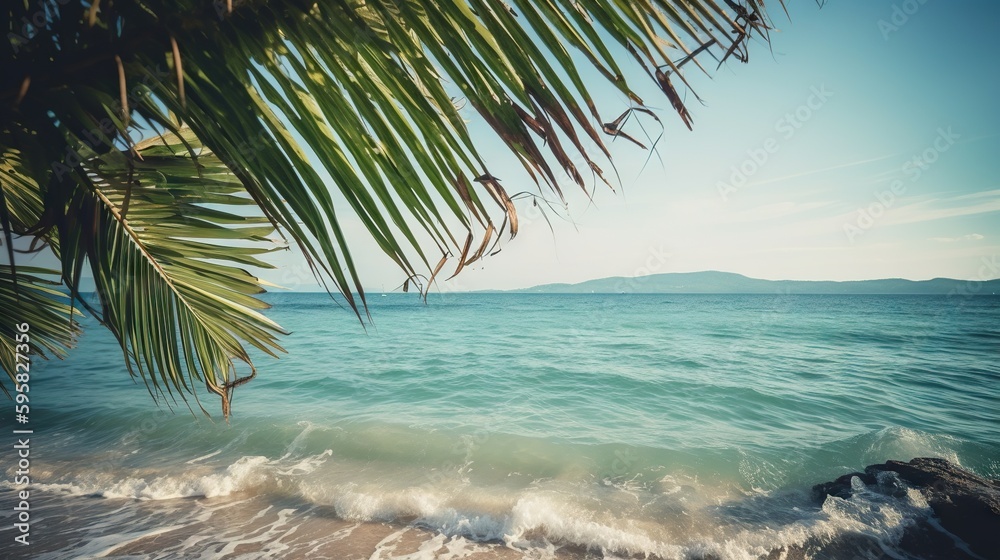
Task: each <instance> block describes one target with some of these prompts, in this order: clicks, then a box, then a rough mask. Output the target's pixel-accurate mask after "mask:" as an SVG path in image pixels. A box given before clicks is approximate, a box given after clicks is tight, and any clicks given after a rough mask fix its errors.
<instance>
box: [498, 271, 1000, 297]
mask: <svg viewBox="0 0 1000 560" xmlns="http://www.w3.org/2000/svg"><path fill="white" fill-rule="evenodd" d="M510 291H511V292H515V293H546V294H557V293H558V294H584V293H586V294H589V293H605V294H617V293H630V294H638V293H649V294H775V293H790V294H844V295H849V294H858V295H861V294H873V295H877V294H925V295H933V294H941V295H947V294H960V295H966V294H1000V279H997V280H988V281H984V282H974V281H969V280H955V279H951V278H935V279H933V280H919V281H915V280H904V279H902V278H887V279H884V280H859V281H849V282H833V281H802V280H760V279H758V278H749V277H747V276H743V275H742V274H733V273H731V272H671V273H667V274H651V275H649V276H640V277H635V278H624V277H614V278H601V279H599V280H588V281H586V282H580V283H579V284H544V285H541V286H535V287H533V288H525V289H522V290H510Z"/></svg>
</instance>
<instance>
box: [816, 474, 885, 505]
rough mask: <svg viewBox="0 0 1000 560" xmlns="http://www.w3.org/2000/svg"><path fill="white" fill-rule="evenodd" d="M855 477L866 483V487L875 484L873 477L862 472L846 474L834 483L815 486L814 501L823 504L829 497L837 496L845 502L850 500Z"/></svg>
mask: <svg viewBox="0 0 1000 560" xmlns="http://www.w3.org/2000/svg"><path fill="white" fill-rule="evenodd" d="M854 477H858V478H859V479H861V482H864V483H865V485H866V486H871V485H872V484H875V477H874V476H873V475H869V474H866V473H860V472H854V473H851V474H845V475H844V476H842V477H840V478H838V479H837V480H834V481H833V482H824V483H822V484H817V485H816V486H813V488H812V493H813V499H815V500H816V501H817V502H821V503H822V502H823V500H825V499H826V497H827V496H836V497H838V498H843V499H845V500H846V499H848V498H850V497H851V493H852V488H851V479H853V478H854Z"/></svg>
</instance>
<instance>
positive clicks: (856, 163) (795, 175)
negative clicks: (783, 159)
mask: <svg viewBox="0 0 1000 560" xmlns="http://www.w3.org/2000/svg"><path fill="white" fill-rule="evenodd" d="M899 155H901V154H898V153H897V154H888V155H884V156H879V157H875V158H869V159H863V160H860V161H852V162H849V163H841V164H839V165H834V166H831V167H824V168H822V169H813V170H811V171H803V172H801V173H793V174H792V175H785V176H784V177H775V178H774V179H768V180H766V181H757V182H755V183H750V184H748V185H747V188H750V187H759V186H761V185H770V184H771V183H780V182H782V181H788V180H791V179H798V178H799V177H808V176H809V175H816V174H817V173H825V172H827V171H833V170H836V169H845V168H848V167H857V166H859V165H864V164H866V163H873V162H876V161H882V160H886V159H889V158H893V157H897V156H899Z"/></svg>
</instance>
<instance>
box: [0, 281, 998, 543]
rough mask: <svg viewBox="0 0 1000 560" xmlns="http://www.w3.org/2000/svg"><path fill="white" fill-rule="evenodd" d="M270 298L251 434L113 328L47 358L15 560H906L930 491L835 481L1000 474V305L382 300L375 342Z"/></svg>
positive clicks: (293, 297)
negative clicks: (278, 352)
mask: <svg viewBox="0 0 1000 560" xmlns="http://www.w3.org/2000/svg"><path fill="white" fill-rule="evenodd" d="M265 299H266V300H267V301H268V302H270V303H271V304H272V305H273V308H272V309H271V310H269V311H268V315H269V316H270V317H272V318H273V319H275V320H276V321H277V322H278V323H279V324H281V325H282V326H284V327H285V328H286V329H288V330H289V331H291V333H292V334H291V335H290V336H287V337H285V338H284V339H283V343H284V345H285V347H286V348H287V350H288V354H287V355H285V356H283V357H282V358H281V359H280V360H275V359H273V358H269V357H265V356H258V357H257V358H256V363H257V365H258V369H259V373H258V376H257V378H256V379H255V380H254V381H252V382H251V383H249V384H248V385H245V386H243V387H241V388H239V389H237V392H236V396H235V399H234V401H233V417H232V419H231V422H230V423H229V424H227V423H226V422H225V421H224V420H223V419H222V418H221V414H220V407H219V403H218V399H216V398H215V397H214V396H203V397H202V404H203V405H204V406H205V408H206V409H207V410H209V411H210V412H211V413H212V415H213V418H212V419H207V418H205V416H204V415H203V414H201V413H200V412H197V413H196V414H192V413H191V412H190V411H189V409H188V407H187V406H186V405H185V404H184V402H183V401H182V400H180V399H179V398H178V399H177V400H176V401H174V400H171V399H169V398H168V399H160V401H159V403H158V405H157V404H154V402H153V401H152V399H151V398H150V395H149V394H148V392H147V390H146V388H145V387H144V385H143V384H142V382H141V381H140V382H138V383H136V382H133V381H132V380H130V378H129V376H128V373H127V371H126V369H125V367H124V365H123V364H122V354H121V350H120V349H119V348H118V347H117V345H116V343H115V341H114V339H113V338H112V337H111V336H110V334H109V333H107V332H105V331H103V330H102V329H100V328H99V327H98V325H96V323H95V322H94V321H92V320H87V321H85V326H86V327H87V329H86V332H85V334H84V335H83V337H82V338H81V340H80V344H79V347H78V348H76V349H75V350H73V351H72V353H71V355H70V358H69V359H68V360H66V361H49V362H42V361H41V360H40V359H35V362H34V364H33V367H32V378H31V379H32V384H31V393H30V395H31V421H30V423H31V425H30V428H31V429H33V431H34V433H33V434H32V435H31V474H30V477H31V485H30V496H31V500H30V507H31V509H30V518H31V526H30V542H31V544H30V545H29V546H24V545H21V544H19V543H16V542H14V537H15V536H16V535H17V534H18V533H17V531H16V529H15V528H14V527H13V524H14V523H15V522H16V515H17V512H15V511H14V510H13V507H14V505H16V503H17V496H16V495H15V488H18V489H20V487H15V486H14V484H13V481H14V476H15V470H16V461H15V460H14V455H13V451H12V445H13V443H15V442H14V436H13V435H11V433H12V432H11V430H12V429H17V428H18V427H19V426H15V425H13V421H12V416H13V409H14V403H13V402H10V401H6V400H4V401H0V406H2V407H6V408H7V409H8V411H9V413H8V412H4V413H3V414H2V415H0V418H2V422H3V430H2V431H0V439H6V440H7V441H6V442H4V443H3V449H5V450H6V451H3V452H2V454H0V458H2V461H0V469H6V473H5V476H4V477H3V479H4V481H3V482H0V505H2V507H0V556H2V557H4V558H38V559H57V558H58V559H62V558H147V559H154V558H155V559H159V558H163V559H168V558H170V559H172V558H240V559H250V558H302V559H306V558H309V559H312V558H334V559H353V558H358V559H372V560H376V559H381V560H389V559H396V560H424V559H428V560H429V559H432V558H440V559H459V558H472V559H483V560H486V559H494V558H495V559H515V558H517V559H519V558H531V559H543V558H553V559H584V558H588V559H591V558H592V559H597V558H662V559H674V558H677V559H681V558H702V557H710V558H719V559H726V560H728V559H756V558H761V557H767V555H768V554H772V553H773V552H774V551H781V550H788V549H792V548H794V549H797V550H799V551H800V553H801V554H804V557H806V558H830V557H838V558H851V557H852V555H853V557H856V558H865V557H867V556H865V554H866V552H865V549H864V547H868V549H869V550H878V551H882V552H883V553H885V554H888V555H889V556H892V554H893V551H894V550H897V548H896V547H897V545H898V542H899V539H900V537H901V535H902V531H903V529H904V528H905V527H906V526H907V525H908V524H912V523H914V522H916V521H917V520H920V519H924V518H926V517H928V516H929V515H930V510H929V508H928V506H927V503H926V502H924V501H923V500H922V499H921V497H920V495H919V494H918V493H916V492H912V491H911V492H908V493H905V494H902V495H897V496H885V495H882V494H878V493H874V492H871V493H866V492H859V493H856V494H855V495H854V496H853V497H852V498H850V499H846V500H845V499H841V498H836V497H827V498H826V499H825V500H816V499H814V498H813V496H812V495H811V493H810V488H811V487H812V486H813V485H814V484H817V483H820V482H825V481H829V480H833V479H834V478H836V477H838V476H840V475H843V474H846V473H849V472H851V471H856V470H860V469H863V468H864V467H865V466H866V465H869V464H873V463H881V462H884V461H886V460H889V459H897V460H909V459H911V458H914V457H925V456H931V457H942V458H946V459H948V460H950V461H953V462H955V463H958V464H960V465H962V466H963V467H965V468H967V469H969V470H971V471H974V472H976V473H978V474H980V475H983V476H986V477H990V478H1000V363H998V357H1000V297H990V296H982V297H968V296H957V295H956V296H950V297H949V296H832V295H827V296H809V295H789V294H774V295H641V294H629V295H624V294H580V295H543V294H431V297H430V298H429V300H428V302H427V303H426V304H424V303H423V302H422V301H421V300H420V299H419V298H418V297H417V296H415V295H413V294H389V295H388V296H386V297H381V296H380V294H377V293H376V294H370V295H369V299H370V310H371V316H372V318H373V324H371V325H368V326H367V327H366V328H365V327H362V325H361V324H360V323H359V322H358V321H357V320H356V318H355V317H354V316H353V315H352V314H351V313H350V312H349V311H346V310H344V309H343V308H340V307H338V306H337V304H336V303H335V302H334V301H332V300H331V298H330V296H328V295H326V294H291V293H288V294H268V295H267V296H265ZM202 393H204V391H202ZM193 406H194V407H195V409H196V410H197V405H196V404H193ZM844 535H854V536H856V537H858V538H859V539H860V540H859V542H861V543H862V544H859V545H858V547H859V548H858V549H857V550H846V551H845V550H842V549H838V551H837V552H836V553H834V552H832V551H831V549H830V548H829V547H830V546H833V544H832V543H836V542H837V540H838V538H839V537H841V536H844ZM772 557H777V556H772Z"/></svg>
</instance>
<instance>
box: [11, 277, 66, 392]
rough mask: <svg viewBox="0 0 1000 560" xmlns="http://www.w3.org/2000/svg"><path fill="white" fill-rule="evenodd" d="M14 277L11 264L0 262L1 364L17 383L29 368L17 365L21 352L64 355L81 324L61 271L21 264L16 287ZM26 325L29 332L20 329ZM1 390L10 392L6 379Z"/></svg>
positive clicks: (35, 354)
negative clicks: (61, 278)
mask: <svg viewBox="0 0 1000 560" xmlns="http://www.w3.org/2000/svg"><path fill="white" fill-rule="evenodd" d="M13 276H14V271H13V270H12V269H11V267H10V265H0V367H2V368H3V370H4V371H5V372H6V373H7V376H8V377H9V378H10V380H11V382H12V383H14V384H15V386H16V385H17V383H16V378H15V376H16V374H17V373H19V372H21V371H25V370H23V369H19V368H18V367H17V359H16V357H17V355H18V354H22V355H29V353H30V354H33V355H34V356H40V357H42V358H43V359H48V358H50V357H57V358H62V357H64V356H65V355H66V352H67V350H69V348H71V347H72V346H73V345H74V344H75V342H76V337H77V335H78V334H79V333H80V326H79V325H78V324H77V322H76V320H75V318H74V316H75V315H78V313H76V312H74V311H73V310H72V308H71V307H70V302H69V297H68V296H67V295H66V293H65V292H64V291H62V290H61V289H60V286H61V283H60V282H59V281H58V278H59V275H58V272H57V271H54V270H47V269H43V268H37V267H25V266H21V267H18V268H17V284H16V289H15V284H14V278H13ZM22 324H27V325H28V329H27V331H25V330H22V329H19V328H18V326H19V325H22ZM19 335H20V336H19ZM22 366H23V364H22ZM29 367H30V365H29ZM29 373H30V372H29ZM0 390H2V391H3V392H4V394H5V395H8V396H9V395H10V392H9V390H8V389H7V386H6V384H4V383H3V380H2V379H0Z"/></svg>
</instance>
